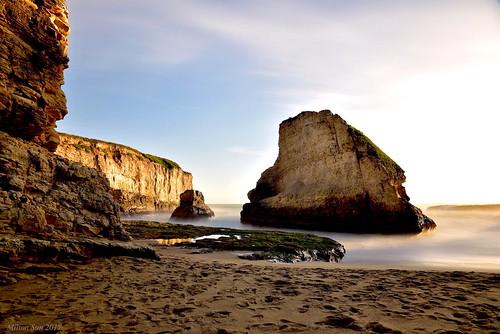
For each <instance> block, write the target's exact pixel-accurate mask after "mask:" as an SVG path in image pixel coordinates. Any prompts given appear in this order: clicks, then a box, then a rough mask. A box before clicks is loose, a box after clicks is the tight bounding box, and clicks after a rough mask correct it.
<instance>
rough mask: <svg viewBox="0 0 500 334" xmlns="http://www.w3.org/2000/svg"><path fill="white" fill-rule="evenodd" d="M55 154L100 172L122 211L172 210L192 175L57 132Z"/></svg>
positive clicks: (131, 152)
mask: <svg viewBox="0 0 500 334" xmlns="http://www.w3.org/2000/svg"><path fill="white" fill-rule="evenodd" d="M56 154H58V155H60V156H62V157H65V158H68V159H69V160H72V161H75V162H78V163H80V164H82V165H84V166H87V167H91V168H95V169H97V170H99V171H101V172H102V173H103V174H104V175H105V176H106V178H107V179H108V180H109V183H110V185H111V188H113V189H114V193H115V198H116V199H117V201H118V203H119V204H120V206H121V210H122V211H124V212H133V211H149V210H174V209H175V208H176V207H177V206H178V205H179V199H180V195H181V194H182V193H183V192H184V191H186V190H188V189H192V188H193V177H192V175H191V174H190V173H188V172H185V171H183V170H182V169H181V168H180V167H179V166H178V165H177V164H176V163H175V162H172V161H170V160H167V159H163V158H159V157H155V156H151V155H147V154H144V153H141V152H139V151H137V150H135V149H132V148H129V147H126V146H123V145H119V144H113V143H107V142H103V141H99V140H94V139H88V138H82V137H78V136H72V135H67V134H60V145H59V146H58V148H57V151H56Z"/></svg>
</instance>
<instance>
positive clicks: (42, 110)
mask: <svg viewBox="0 0 500 334" xmlns="http://www.w3.org/2000/svg"><path fill="white" fill-rule="evenodd" d="M68 34H69V24H68V11H67V9H66V4H65V1H64V0H45V1H30V0H2V1H1V2H0V41H1V43H0V131H5V132H7V133H9V134H11V135H13V136H15V137H21V138H23V139H27V140H31V141H34V142H36V143H38V144H41V145H43V146H45V147H46V148H48V149H49V150H51V151H54V150H55V149H56V147H57V143H58V136H57V133H56V132H55V131H54V128H55V123H56V121H58V120H60V119H62V118H63V117H64V116H65V115H66V113H67V108H66V97H65V95H64V93H63V91H62V89H61V85H62V84H63V83H64V77H63V71H64V69H65V68H66V67H67V64H68V56H67V48H68Z"/></svg>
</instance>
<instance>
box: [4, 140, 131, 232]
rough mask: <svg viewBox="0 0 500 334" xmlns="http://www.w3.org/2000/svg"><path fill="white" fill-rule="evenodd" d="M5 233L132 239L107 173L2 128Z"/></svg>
mask: <svg viewBox="0 0 500 334" xmlns="http://www.w3.org/2000/svg"><path fill="white" fill-rule="evenodd" d="M0 231H2V232H4V233H9V232H10V233H24V234H29V235H33V236H38V237H42V236H45V237H47V238H55V239H63V238H65V237H66V236H69V235H84V236H103V237H107V238H111V239H113V238H116V239H123V240H128V239H129V237H128V234H127V233H126V232H125V230H124V229H123V227H122V225H121V223H120V220H119V217H118V206H117V205H116V204H115V202H114V199H113V197H112V195H111V189H110V187H109V185H108V182H107V180H106V178H105V177H104V176H103V175H102V173H100V172H98V171H97V170H95V169H92V168H88V167H84V166H81V165H79V164H76V163H73V162H71V161H69V160H67V159H64V158H61V157H59V156H57V155H55V154H53V153H50V152H49V151H47V150H46V149H44V148H42V147H40V146H38V145H35V144H32V143H30V142H26V141H24V140H22V139H16V138H13V137H11V136H9V135H8V134H6V133H5V132H1V131H0Z"/></svg>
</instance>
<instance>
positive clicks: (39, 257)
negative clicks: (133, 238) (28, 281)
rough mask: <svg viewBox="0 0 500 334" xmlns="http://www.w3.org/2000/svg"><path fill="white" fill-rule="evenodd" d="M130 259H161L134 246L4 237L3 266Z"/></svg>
mask: <svg viewBox="0 0 500 334" xmlns="http://www.w3.org/2000/svg"><path fill="white" fill-rule="evenodd" d="M111 256H130V257H140V258H146V259H159V256H158V254H157V253H156V252H155V250H154V249H152V248H150V247H146V246H142V245H136V244H133V243H124V242H116V241H104V240H95V239H89V238H78V239H71V238H69V239H66V240H42V239H36V238H30V237H26V236H25V237H23V236H21V237H19V236H17V237H14V238H13V237H1V236H0V263H2V264H6V265H17V263H18V262H19V260H20V259H21V260H22V261H24V260H25V259H29V261H30V262H34V263H36V262H45V263H47V262H62V261H86V260H89V259H91V258H95V257H111Z"/></svg>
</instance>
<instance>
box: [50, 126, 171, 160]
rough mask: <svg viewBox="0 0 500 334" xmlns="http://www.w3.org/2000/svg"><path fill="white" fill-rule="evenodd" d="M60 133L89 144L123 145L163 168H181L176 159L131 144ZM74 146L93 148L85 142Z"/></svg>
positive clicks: (86, 148)
mask: <svg viewBox="0 0 500 334" xmlns="http://www.w3.org/2000/svg"><path fill="white" fill-rule="evenodd" d="M59 134H61V135H63V136H66V137H70V138H74V139H77V140H80V141H82V142H87V143H89V144H91V145H92V144H93V145H95V144H107V145H114V146H117V147H121V148H122V149H126V150H129V151H131V152H134V153H136V154H138V155H139V156H142V157H144V158H146V159H148V160H149V161H151V162H154V163H157V164H159V165H161V166H162V167H163V168H165V169H173V168H179V169H180V168H181V167H180V166H179V164H178V163H176V162H175V161H172V160H169V159H166V158H162V157H158V156H155V155H152V154H146V153H142V152H141V151H139V150H137V149H135V148H132V147H129V146H125V145H122V144H117V143H112V142H107V141H104V140H97V139H93V138H87V137H82V136H77V135H72V134H67V133H62V132H60V133H59ZM72 146H74V147H75V148H76V149H77V150H85V151H86V152H91V151H92V149H91V147H90V146H89V145H83V144H73V145H72Z"/></svg>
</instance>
